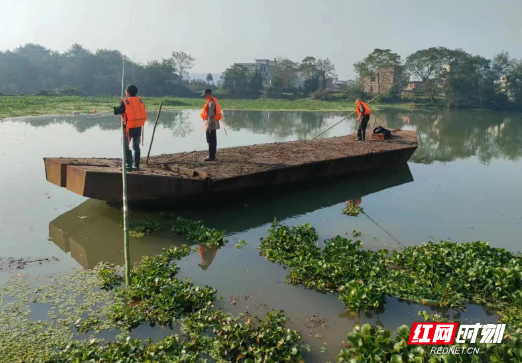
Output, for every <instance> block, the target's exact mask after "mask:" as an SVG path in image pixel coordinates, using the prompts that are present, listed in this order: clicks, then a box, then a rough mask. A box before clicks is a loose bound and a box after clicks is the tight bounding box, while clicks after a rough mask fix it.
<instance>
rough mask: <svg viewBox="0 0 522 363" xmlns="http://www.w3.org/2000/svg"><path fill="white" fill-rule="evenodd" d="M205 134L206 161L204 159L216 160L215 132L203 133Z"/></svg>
mask: <svg viewBox="0 0 522 363" xmlns="http://www.w3.org/2000/svg"><path fill="white" fill-rule="evenodd" d="M205 134H206V135H207V142H208V159H205V160H216V150H217V135H216V130H208V131H205Z"/></svg>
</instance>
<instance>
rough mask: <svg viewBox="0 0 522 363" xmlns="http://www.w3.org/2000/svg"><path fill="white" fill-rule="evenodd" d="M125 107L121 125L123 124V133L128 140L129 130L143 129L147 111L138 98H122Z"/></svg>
mask: <svg viewBox="0 0 522 363" xmlns="http://www.w3.org/2000/svg"><path fill="white" fill-rule="evenodd" d="M121 100H122V101H123V104H124V105H125V113H124V114H123V115H122V119H123V123H124V124H125V126H126V127H125V132H126V134H127V138H129V130H130V129H136V128H140V127H143V126H144V125H145V122H146V121H147V110H146V109H145V104H144V103H143V101H142V100H141V98H140V97H127V98H122V99H121ZM143 131H144V130H142V135H141V143H142V145H143V140H144V134H143Z"/></svg>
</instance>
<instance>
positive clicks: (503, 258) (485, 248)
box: [259, 221, 522, 310]
mask: <svg viewBox="0 0 522 363" xmlns="http://www.w3.org/2000/svg"><path fill="white" fill-rule="evenodd" d="M317 240H318V236H317V232H316V231H315V229H314V228H313V227H311V226H310V225H309V224H305V225H302V226H298V227H295V226H293V227H289V226H284V225H280V224H279V222H277V221H274V223H273V224H272V228H271V229H270V230H269V232H268V235H267V236H266V237H265V238H262V239H261V246H260V247H259V249H260V250H261V253H262V254H263V255H264V256H265V257H267V258H268V259H269V260H270V261H273V262H278V263H282V264H284V265H286V266H288V267H289V268H290V275H289V276H288V278H287V281H289V282H291V283H293V284H302V285H304V286H305V287H307V288H312V289H316V290H319V291H323V292H325V291H329V292H334V293H337V294H338V297H339V298H340V299H341V300H342V301H343V302H344V303H345V304H346V306H347V307H349V308H352V309H362V310H371V309H373V308H376V307H378V306H379V305H381V304H383V303H384V302H385V297H386V296H387V295H389V296H396V297H398V298H401V299H406V300H409V301H414V302H419V303H425V302H430V303H435V304H438V305H441V306H449V307H457V308H458V307H462V306H463V305H464V304H467V303H478V304H486V305H488V306H491V307H495V308H500V309H503V308H507V307H508V306H510V305H513V306H515V307H517V308H522V293H521V292H520V291H521V289H522V257H521V256H520V255H515V254H513V253H510V252H508V251H506V250H505V249H502V248H492V247H491V246H489V244H488V243H485V242H472V243H456V242H449V241H442V242H440V243H432V242H430V243H424V244H423V245H421V246H415V247H407V248H405V249H404V250H403V251H393V252H392V253H391V254H390V252H389V251H388V250H386V249H383V250H379V251H366V250H364V249H363V248H362V242H360V241H356V242H353V241H351V240H348V239H346V238H343V237H340V236H337V237H335V238H332V239H329V240H326V241H325V247H324V248H319V247H318V245H317Z"/></svg>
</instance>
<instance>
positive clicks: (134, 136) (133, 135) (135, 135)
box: [123, 127, 141, 168]
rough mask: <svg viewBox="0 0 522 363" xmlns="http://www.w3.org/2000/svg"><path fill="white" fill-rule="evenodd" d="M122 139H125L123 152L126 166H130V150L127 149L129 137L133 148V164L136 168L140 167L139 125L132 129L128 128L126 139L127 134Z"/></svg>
mask: <svg viewBox="0 0 522 363" xmlns="http://www.w3.org/2000/svg"><path fill="white" fill-rule="evenodd" d="M123 139H124V140H125V152H126V156H125V157H126V159H127V166H128V167H131V166H132V151H131V150H130V149H129V139H131V140H132V148H133V149H134V165H135V166H136V168H139V167H140V157H141V150H140V142H141V127H137V128H134V129H129V139H127V136H124V137H123Z"/></svg>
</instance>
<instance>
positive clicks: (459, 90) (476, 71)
mask: <svg viewBox="0 0 522 363" xmlns="http://www.w3.org/2000/svg"><path fill="white" fill-rule="evenodd" d="M441 78H442V80H443V91H444V95H445V99H446V103H447V105H448V107H450V108H453V107H465V108H470V107H485V108H488V107H490V108H498V107H501V106H502V105H504V104H505V102H506V97H505V95H502V94H501V93H499V92H498V88H497V87H496V85H495V81H496V78H495V73H494V72H493V71H492V69H491V61H490V60H488V59H486V58H484V57H481V56H473V55H471V54H468V53H466V52H464V51H463V50H461V49H457V50H452V51H450V54H449V63H448V66H447V68H446V69H445V70H444V71H443V72H442V73H441Z"/></svg>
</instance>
